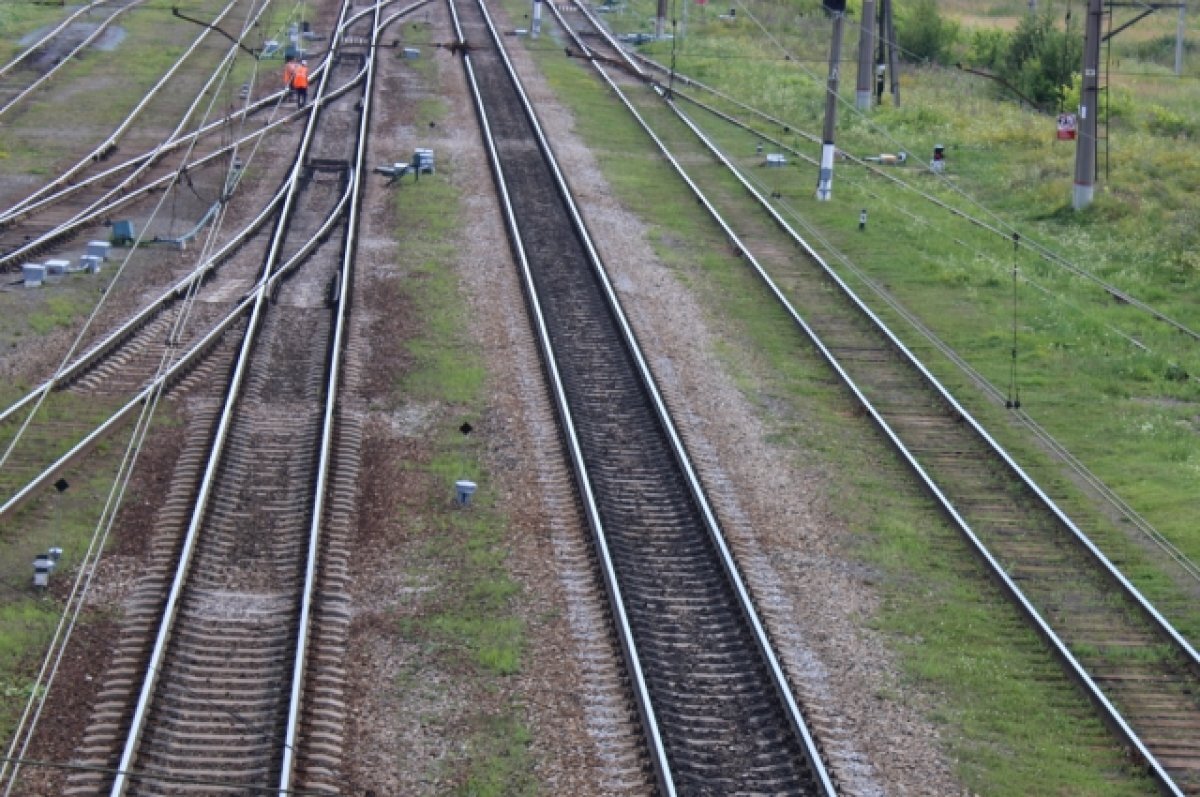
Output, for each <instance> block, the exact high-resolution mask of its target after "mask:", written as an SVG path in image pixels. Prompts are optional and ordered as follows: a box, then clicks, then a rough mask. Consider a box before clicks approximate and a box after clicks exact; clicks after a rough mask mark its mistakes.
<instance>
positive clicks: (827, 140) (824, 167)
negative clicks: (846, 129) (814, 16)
mask: <svg viewBox="0 0 1200 797" xmlns="http://www.w3.org/2000/svg"><path fill="white" fill-rule="evenodd" d="M845 16H846V15H845V13H844V12H843V11H834V12H833V43H832V44H831V45H830V46H829V85H828V86H827V87H826V89H825V130H824V133H823V134H822V136H821V172H820V175H819V177H818V178H817V199H818V200H819V201H821V202H828V201H829V200H830V199H832V198H833V153H834V146H833V133H834V130H835V129H836V127H837V102H838V61H839V60H840V59H841V57H842V20H843V19H844V18H845Z"/></svg>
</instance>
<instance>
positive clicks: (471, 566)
mask: <svg viewBox="0 0 1200 797" xmlns="http://www.w3.org/2000/svg"><path fill="white" fill-rule="evenodd" d="M427 68H432V64H430V65H429V66H428V67H427ZM444 114H445V107H444V104H443V103H442V101H441V100H437V99H434V100H426V101H424V102H422V103H420V105H419V107H418V109H417V111H416V116H417V119H416V124H417V127H418V128H420V127H423V126H425V125H427V124H428V122H430V121H440V120H441V119H442V118H443V116H444ZM452 168H453V167H446V166H444V165H441V164H439V173H438V174H436V175H427V176H423V177H421V179H420V181H419V183H418V184H415V185H414V184H413V183H411V182H409V181H407V180H406V181H405V182H403V183H402V184H400V185H399V186H398V187H397V190H396V212H397V220H398V223H399V227H400V230H399V237H400V239H401V240H402V241H403V242H404V255H403V263H404V270H405V274H404V277H403V283H404V292H405V299H406V302H405V304H406V305H407V306H411V307H412V308H414V311H415V312H416V313H417V314H418V319H417V326H418V329H417V331H416V333H415V334H414V335H412V336H411V337H409V339H408V340H407V341H406V343H405V347H406V350H407V354H408V362H409V363H410V367H408V368H407V369H405V373H404V375H403V378H402V379H401V380H400V381H399V382H398V383H397V384H396V385H395V387H394V391H393V395H394V397H395V401H396V402H398V403H399V404H404V403H409V402H416V403H425V404H432V405H433V406H435V407H436V411H435V414H436V418H437V420H436V421H435V423H434V424H433V426H434V427H435V428H436V429H440V430H443V431H440V432H433V433H432V436H431V438H429V440H428V444H429V446H430V448H431V450H430V453H429V456H428V457H427V458H425V459H423V460H422V461H421V462H420V463H419V464H418V463H412V464H411V467H413V468H417V469H419V471H420V472H421V474H422V475H423V479H424V480H425V481H426V482H427V483H428V484H429V491H428V494H429V496H430V498H429V500H428V502H427V503H426V504H425V505H424V506H423V507H422V508H421V509H420V511H419V512H418V514H419V516H420V517H421V518H422V519H423V521H422V523H423V528H422V530H421V531H420V534H421V539H422V544H421V551H422V554H421V557H420V558H421V561H418V562H414V563H413V567H414V571H423V572H426V573H427V574H428V576H429V577H430V578H431V579H432V580H433V581H434V582H435V583H436V588H435V589H433V590H430V591H429V592H427V593H424V597H423V601H424V602H425V606H424V608H423V609H422V610H421V611H420V612H418V615H417V616H416V617H415V618H413V619H412V620H410V621H408V622H406V623H405V624H404V626H403V629H404V630H405V634H406V636H408V637H410V638H411V640H412V641H415V642H418V643H419V644H421V645H423V646H426V647H427V649H428V650H429V653H430V656H431V657H432V658H431V659H430V666H436V667H439V668H441V669H442V670H444V671H445V672H448V673H452V674H453V678H452V682H453V683H454V689H455V690H456V692H457V693H458V696H459V698H464V699H465V703H466V705H467V708H466V716H465V717H464V719H463V722H462V723H461V724H459V723H456V727H455V728H454V729H453V730H452V731H450V732H451V733H452V735H453V736H454V737H455V738H456V739H459V740H460V742H459V744H460V745H461V746H460V747H456V749H455V751H454V752H453V753H451V754H450V755H448V756H447V758H446V760H445V761H444V762H443V763H442V764H441V765H440V766H441V768H442V769H443V770H446V772H445V773H444V776H445V777H446V778H447V780H449V781H452V782H454V783H456V784H457V785H456V786H455V789H454V793H456V794H461V795H470V796H471V797H476V796H477V795H478V796H484V795H486V796H488V797H492V796H496V797H499V796H500V795H526V794H534V793H536V788H535V782H534V779H533V775H532V758H531V755H530V753H529V747H530V744H531V734H530V731H529V729H528V728H526V727H525V725H524V722H523V720H522V719H521V714H522V712H521V708H520V706H518V705H515V704H512V703H510V702H508V701H507V699H506V698H503V697H502V696H501V693H503V692H504V690H505V689H506V688H507V687H506V684H507V682H508V680H509V678H510V677H511V676H514V675H517V674H519V673H520V672H521V668H522V657H523V655H524V651H525V646H526V640H525V628H524V621H523V620H522V619H521V618H520V616H519V615H518V614H517V612H516V606H517V603H518V602H519V601H520V600H521V587H520V585H519V584H518V583H517V582H516V581H514V580H513V579H512V577H511V576H510V575H509V573H508V570H507V556H508V548H507V544H506V537H507V535H508V534H510V533H511V529H509V527H508V526H507V523H506V519H505V517H504V516H503V514H502V513H501V512H500V511H499V510H498V508H497V506H496V502H495V498H494V495H493V494H494V489H492V488H493V487H494V482H493V480H492V478H491V477H490V475H489V473H488V472H487V470H486V467H485V465H484V461H483V457H484V453H485V451H484V446H485V443H484V442H483V441H482V440H481V439H480V438H479V436H478V435H475V436H472V435H466V434H463V433H462V432H461V431H459V429H460V427H461V426H462V424H463V423H464V422H465V423H470V424H472V426H478V425H479V424H480V418H481V416H482V415H483V414H484V413H485V412H486V410H487V407H486V404H485V401H486V396H485V392H484V387H485V380H486V369H485V367H484V363H482V362H481V361H480V358H479V355H478V354H477V353H476V352H475V351H474V348H473V345H472V342H471V338H470V336H469V334H468V332H467V329H468V317H467V312H468V310H467V307H466V306H465V304H464V303H463V301H462V299H461V297H460V292H459V286H458V281H459V279H460V275H459V274H458V273H457V272H456V271H455V270H453V269H450V268H447V267H446V264H447V263H452V262H454V252H455V243H454V242H455V235H456V231H457V230H458V229H459V222H460V218H461V212H462V211H461V210H460V209H459V206H458V194H457V192H456V190H455V189H454V188H453V186H452V185H451V182H450V180H449V179H448V178H447V177H446V173H447V171H448V170H449V169H452ZM463 478H467V479H470V480H472V481H474V482H476V484H477V485H478V488H479V489H478V492H477V493H476V494H475V496H474V497H473V498H472V502H471V505H470V506H469V507H467V508H456V509H449V510H448V509H447V506H446V503H447V501H448V500H449V496H451V495H453V494H454V482H455V481H456V480H458V479H463ZM405 522H408V523H411V522H412V520H411V519H408V520H406V521H405ZM464 690H465V691H464ZM398 721H404V719H403V718H398Z"/></svg>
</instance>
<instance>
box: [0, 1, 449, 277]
mask: <svg viewBox="0 0 1200 797" xmlns="http://www.w3.org/2000/svg"><path fill="white" fill-rule="evenodd" d="M428 1H429V0H422V3H418V4H417V5H416V6H412V7H419V6H420V5H421V4H423V3H424V2H428ZM399 2H400V0H383V2H382V3H381V5H382V6H384V7H387V6H391V5H394V4H396V3H399ZM412 7H409V8H408V9H406V10H404V11H401V12H399V15H400V16H403V15H405V14H407V13H409V12H410V11H411V8H412ZM367 13H369V9H364V10H362V11H359V12H357V13H356V14H354V15H353V16H351V17H350V18H349V19H348V20H347V21H346V23H345V24H347V25H349V24H353V23H354V22H355V21H356V20H358V19H361V18H362V17H363V16H365V14H367ZM234 49H235V50H236V47H235V48H234ZM324 68H325V66H324V63H322V64H320V65H318V66H316V67H315V68H314V69H313V71H312V77H313V78H316V77H317V76H319V75H320V74H321V71H322V70H323V69H324ZM361 78H362V75H361V74H360V75H358V76H356V78H355V79H354V80H353V81H348V82H347V83H346V84H345V85H343V86H341V87H339V88H338V89H336V90H334V91H333V92H331V93H329V94H327V95H326V97H324V98H322V100H320V101H317V100H315V99H314V101H313V102H312V103H310V104H309V105H308V106H307V107H306V108H305V109H303V110H299V111H295V112H293V113H291V114H290V115H288V116H286V117H284V118H283V119H279V120H271V121H268V122H267V123H266V125H265V126H264V127H262V128H261V129H259V130H255V131H253V132H251V133H248V134H246V135H245V136H242V137H241V138H239V139H238V140H237V141H235V142H234V143H232V144H228V145H224V146H221V147H219V148H218V149H217V150H215V151H214V152H212V153H209V154H208V155H205V156H203V157H202V158H200V159H198V160H195V161H192V162H190V163H187V164H183V165H182V166H181V167H179V168H177V169H173V170H172V171H171V172H169V173H168V174H166V175H163V176H160V177H158V178H156V179H155V180H153V181H152V182H150V183H148V184H146V185H144V186H140V187H138V188H132V187H131V185H132V183H133V182H134V181H135V180H136V179H137V178H138V177H140V176H141V175H142V174H143V173H144V172H145V170H146V169H148V168H149V167H150V166H151V165H153V163H154V162H155V161H156V160H158V159H160V158H161V157H163V156H165V155H167V154H169V153H170V152H172V151H174V150H176V149H178V148H180V147H183V146H188V145H190V144H191V143H192V142H193V141H195V140H196V139H197V138H199V137H201V136H206V135H210V134H213V133H217V132H220V131H222V130H223V129H224V128H225V127H226V126H227V125H228V124H230V123H231V122H232V121H233V120H235V119H237V118H239V117H246V116H248V115H249V114H250V113H252V112H256V111H260V110H263V109H266V108H273V107H275V106H277V105H278V104H279V102H280V101H281V100H282V99H283V98H284V97H285V95H286V92H284V91H278V92H274V93H272V94H269V95H267V96H265V97H263V98H260V99H259V100H256V101H255V102H253V103H250V104H249V105H248V106H247V107H246V108H244V109H242V110H240V111H237V112H236V113H233V114H230V115H228V116H226V117H224V118H222V119H219V120H217V121H215V122H211V123H209V124H207V125H205V126H204V127H202V128H201V129H200V130H196V131H192V132H190V133H186V134H180V133H179V131H178V129H177V130H176V133H175V134H173V135H172V137H170V138H169V139H168V140H167V141H165V142H163V143H162V144H161V145H159V146H158V147H156V148H155V149H154V150H152V151H150V152H146V153H143V154H141V155H138V156H135V157H134V158H131V159H130V160H128V161H126V162H124V163H121V164H118V165H116V166H113V167H110V168H108V169H106V170H104V171H103V172H101V173H99V174H96V175H93V176H91V177H87V178H85V179H81V180H78V181H71V180H70V178H71V177H73V176H75V174H77V173H78V171H80V170H82V169H83V168H84V167H86V166H88V165H90V164H91V163H93V162H94V161H95V160H96V155H97V154H98V153H99V152H100V148H97V149H96V150H94V151H93V152H92V153H91V154H90V155H88V156H87V157H86V158H85V159H83V160H81V161H80V162H79V163H78V164H76V165H75V166H74V167H72V168H71V169H70V170H68V171H67V172H65V173H63V174H60V175H59V176H58V177H56V178H55V179H54V180H53V181H51V182H50V183H47V184H46V185H45V186H43V187H42V188H40V189H38V190H37V191H35V192H34V193H33V194H31V195H29V196H27V197H26V198H25V199H23V200H21V201H20V202H18V203H16V204H15V205H12V206H10V207H9V208H8V209H6V210H4V211H2V212H0V229H3V228H4V227H6V226H11V225H12V224H13V223H15V222H17V221H19V220H21V219H22V218H24V217H25V216H27V215H29V214H31V213H36V212H39V211H43V210H45V209H47V208H49V207H51V206H53V205H56V204H58V203H60V202H62V201H64V200H65V199H67V198H69V197H70V196H71V195H73V194H75V193H78V192H80V191H82V190H84V189H86V188H87V187H88V186H90V185H92V184H96V183H99V182H101V181H103V180H105V179H108V178H110V177H113V176H115V175H117V174H118V173H120V172H122V171H131V174H129V175H127V176H126V177H124V178H123V179H122V180H121V181H120V183H118V184H117V185H116V186H114V187H113V188H111V189H108V191H107V192H106V193H105V195H104V196H103V197H101V198H100V199H98V200H96V201H94V202H92V203H91V204H90V205H88V206H87V207H86V208H85V209H84V210H81V211H79V212H77V213H75V214H74V215H72V217H71V218H70V219H68V220H67V221H66V222H64V223H62V224H60V225H57V226H56V227H55V228H53V229H51V230H49V231H47V232H45V233H42V234H39V235H38V236H37V237H36V238H35V239H33V240H32V241H29V242H26V243H25V244H22V245H21V246H19V247H18V248H16V249H13V250H11V251H9V252H5V253H0V269H7V268H12V267H13V266H14V265H15V264H16V263H17V262H18V261H19V260H21V259H23V258H27V257H32V256H35V255H36V254H37V253H38V252H40V251H42V250H43V249H45V248H46V247H47V246H49V245H50V244H52V243H53V242H54V241H56V240H59V239H62V238H65V237H67V236H69V235H71V234H72V233H73V232H75V231H76V230H78V229H79V228H81V227H83V226H86V225H87V224H89V223H92V222H95V221H96V220H97V219H100V218H102V217H104V216H106V215H108V214H110V213H112V212H113V211H114V210H117V209H119V208H121V207H123V206H125V205H127V204H129V203H131V202H133V201H134V200H136V199H137V198H140V197H142V196H145V195H147V194H148V193H150V192H152V191H155V190H158V189H159V188H161V187H162V186H163V185H164V184H165V183H167V182H169V181H170V180H172V179H174V176H175V175H176V173H177V172H178V171H179V170H180V169H183V170H187V169H195V168H202V167H204V166H207V165H208V164H210V163H212V162H213V161H214V160H216V159H218V158H220V157H222V156H224V155H228V154H230V153H232V152H234V151H236V149H237V148H238V147H240V146H242V145H244V144H246V143H247V142H249V141H252V140H254V139H257V138H260V137H262V136H263V135H265V134H266V133H267V132H270V131H272V130H275V129H277V128H278V127H279V126H281V125H283V124H286V123H288V122H291V121H293V120H295V119H297V118H301V117H303V116H304V115H306V114H308V113H310V112H311V111H312V110H313V109H315V108H316V107H318V103H319V102H331V101H333V100H335V99H337V98H338V97H340V96H342V94H344V93H345V92H347V91H350V90H352V89H353V88H354V87H355V86H356V85H357V81H358V80H361ZM131 118H132V117H127V118H126V120H125V121H123V122H122V123H121V127H120V128H118V130H123V129H124V127H126V126H127V125H128V124H129V122H130V121H131ZM118 135H119V132H118V133H113V134H111V135H110V139H113V140H115V138H116V137H117V136H118ZM56 188H57V189H58V190H57V191H56V190H55V189H56Z"/></svg>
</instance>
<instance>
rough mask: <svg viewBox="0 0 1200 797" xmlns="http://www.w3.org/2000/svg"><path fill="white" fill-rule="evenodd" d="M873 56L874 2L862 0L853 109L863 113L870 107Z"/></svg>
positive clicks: (873, 76)
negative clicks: (856, 80)
mask: <svg viewBox="0 0 1200 797" xmlns="http://www.w3.org/2000/svg"><path fill="white" fill-rule="evenodd" d="M874 54H875V0H863V4H862V19H861V20H859V29H858V83H857V84H856V86H855V92H854V107H855V108H857V109H858V110H860V111H865V110H867V109H868V108H870V107H871V89H872V86H871V84H872V82H873V81H874V80H875V70H874V69H873V68H872V65H871V56H872V55H874Z"/></svg>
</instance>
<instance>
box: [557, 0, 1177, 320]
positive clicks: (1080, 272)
mask: <svg viewBox="0 0 1200 797" xmlns="http://www.w3.org/2000/svg"><path fill="white" fill-rule="evenodd" d="M572 1H573V2H574V3H575V5H576V7H582V5H581V4H580V3H578V2H577V0H572ZM586 16H587V17H588V18H589V20H590V21H591V22H592V24H593V25H594V26H595V27H596V29H597V30H599V31H602V32H603V34H604V36H605V37H606V38H607V39H608V40H609V41H610V42H613V46H614V48H615V49H616V50H617V51H618V52H620V53H621V54H622V55H623V56H624V57H625V58H626V59H628V60H629V61H630V62H632V60H633V59H636V60H637V61H639V62H641V63H643V64H646V65H647V66H650V67H651V68H653V69H654V70H656V71H657V72H659V73H661V74H664V75H670V74H672V71H671V70H670V68H669V67H666V66H664V65H663V64H660V63H659V62H657V61H655V60H654V59H652V58H650V57H648V56H645V55H643V54H641V53H637V52H634V53H630V52H629V51H627V50H626V49H625V48H623V47H621V46H620V45H618V44H616V42H614V41H613V40H612V37H611V35H610V34H609V32H608V30H607V28H605V27H604V26H603V25H601V23H600V22H599V21H598V20H596V18H595V17H594V16H593V15H592V14H591V13H590V12H586ZM638 71H639V72H640V71H641V70H640V69H639V70H638ZM673 74H674V76H675V80H676V81H679V82H681V83H683V84H684V85H685V86H695V87H697V88H699V89H701V90H703V91H706V92H708V93H710V94H712V95H713V96H716V97H719V98H720V99H722V100H724V101H725V102H729V103H731V104H733V105H735V106H737V107H739V108H741V109H743V110H745V111H746V112H747V113H750V114H752V115H754V116H757V117H759V118H760V119H762V120H764V121H766V122H769V123H771V124H773V125H777V126H778V127H780V128H781V129H782V130H784V131H785V132H791V133H794V134H796V135H798V136H800V137H802V138H804V139H806V140H808V141H810V142H812V143H814V144H820V143H821V139H820V137H819V136H816V135H814V134H812V133H808V132H805V131H803V130H800V129H799V128H797V127H796V126H795V125H791V124H788V123H787V122H784V121H782V120H781V119H778V118H776V117H774V116H772V115H770V114H768V113H766V112H764V111H761V110H759V109H757V108H754V107H753V106H751V105H748V104H746V103H744V102H742V101H741V100H739V99H737V98H736V97H732V96H730V95H729V94H726V93H725V92H723V91H721V90H720V89H717V88H714V87H712V86H709V85H707V84H705V83H704V82H702V81H699V80H696V79H695V78H692V77H690V76H688V75H685V74H682V73H680V72H674V73H673ZM659 85H660V86H661V84H659ZM663 88H664V89H665V87H663ZM671 91H672V93H673V94H679V95H680V96H681V97H682V98H683V99H685V100H687V101H689V102H693V103H696V104H701V105H702V104H703V103H700V101H698V100H696V99H694V98H693V97H691V96H689V95H687V94H686V93H685V92H682V91H680V89H679V88H678V86H675V87H673V88H672V90H671ZM713 110H714V112H717V113H720V112H718V111H716V110H715V109H713ZM728 118H729V120H730V121H734V122H735V123H737V124H740V125H742V126H745V127H747V129H750V130H752V132H755V133H756V134H757V135H763V134H762V133H760V132H758V131H754V130H753V129H752V128H749V126H748V125H746V124H745V123H744V122H740V121H737V120H735V119H734V118H733V117H732V116H730V117H728ZM764 137H765V136H764ZM797 154H798V155H799V153H797ZM842 154H843V155H844V156H845V157H846V159H847V160H849V161H850V162H852V163H855V164H858V165H860V166H862V167H863V168H865V169H866V170H867V171H869V172H871V173H872V174H875V175H876V176H878V177H881V178H883V179H885V180H889V181H891V182H892V183H895V184H896V185H899V186H901V187H902V188H904V189H906V190H908V191H911V192H913V193H914V194H916V195H918V196H920V197H921V198H922V199H924V200H926V201H927V202H930V203H932V204H934V205H936V206H938V207H940V208H942V209H944V210H946V211H947V212H949V213H951V214H953V215H955V216H959V217H961V218H962V219H964V220H965V221H967V222H969V223H971V224H974V225H975V226H977V227H980V228H981V229H984V230H986V231H988V232H990V233H993V234H995V235H997V236H999V237H1001V238H1003V239H1005V240H1009V241H1011V240H1012V234H1013V233H1014V232H1017V230H1016V229H1015V228H1013V227H1012V226H1011V225H1007V224H1006V225H1005V226H1007V227H1008V229H1007V230H1004V229H1000V228H999V227H997V226H996V225H994V224H992V223H991V222H988V221H986V220H984V219H980V218H978V217H977V216H973V215H971V214H970V213H968V212H966V211H964V210H960V209H959V208H956V207H954V206H953V205H951V204H949V203H948V202H946V201H944V200H942V199H939V198H938V197H936V196H934V195H933V194H930V193H929V192H927V191H923V190H922V189H920V188H916V187H915V186H912V185H909V184H908V183H906V182H904V180H902V179H901V178H900V177H898V176H896V175H895V174H892V173H890V172H888V171H887V170H886V169H881V168H879V167H878V166H874V165H872V164H871V163H869V162H867V161H864V160H862V159H861V158H858V157H855V156H854V155H851V154H849V153H847V152H843V153H842ZM800 157H804V158H806V159H807V160H810V161H812V159H811V158H808V156H805V155H800ZM812 162H813V163H814V165H815V163H816V162H815V161H812ZM951 188H954V186H953V185H951ZM955 190H956V191H957V192H958V193H960V194H962V195H963V196H964V197H965V198H967V199H968V200H970V201H971V202H972V203H974V204H976V205H980V203H979V202H978V201H977V200H974V199H972V198H970V197H969V196H967V195H966V194H965V193H963V192H962V191H961V189H957V188H955ZM980 207H982V205H980ZM985 210H986V209H985ZM993 215H994V214H993ZM1018 245H1019V246H1023V247H1025V248H1027V249H1029V250H1030V251H1031V252H1033V253H1034V254H1036V255H1038V256H1039V257H1041V258H1042V259H1044V260H1046V261H1048V262H1050V263H1053V264H1055V265H1057V266H1061V267H1062V268H1064V269H1066V270H1067V271H1069V272H1071V273H1072V274H1075V275H1076V276H1078V277H1081V278H1082V279H1084V280H1086V281H1088V282H1091V283H1093V284H1095V285H1096V286H1097V287H1099V288H1100V289H1101V290H1103V291H1104V292H1105V293H1107V294H1109V295H1110V296H1112V297H1113V298H1114V299H1117V300H1118V301H1120V302H1123V303H1125V304H1128V305H1131V306H1133V307H1136V308H1137V309H1139V310H1141V311H1143V312H1145V313H1147V314H1148V315H1150V316H1151V317H1153V318H1155V319H1157V320H1158V321H1161V322H1162V323H1164V324H1167V325H1168V326H1170V327H1173V328H1174V329H1175V330H1176V331H1177V332H1180V333H1182V334H1184V335H1186V336H1187V337H1189V338H1192V339H1193V340H1198V341H1200V331H1197V330H1194V329H1192V328H1191V327H1188V326H1187V325H1186V324H1183V323H1182V322H1180V321H1178V320H1176V319H1174V318H1172V317H1171V316H1168V315H1167V314H1165V313H1163V312H1162V311H1160V310H1157V309H1156V308H1154V307H1153V306H1152V305H1149V304H1147V303H1146V302H1144V301H1142V300H1141V299H1138V298H1137V297H1135V296H1133V295H1131V294H1129V293H1127V292H1126V291H1124V290H1122V289H1121V288H1119V287H1117V286H1116V285H1114V284H1112V283H1110V282H1108V281H1106V280H1104V279H1102V278H1100V277H1098V276H1096V275H1095V274H1093V273H1091V272H1090V271H1088V270H1087V269H1085V268H1083V267H1082V266H1080V265H1078V264H1076V263H1074V262H1072V261H1071V260H1069V259H1068V258H1066V257H1064V256H1063V255H1060V254H1058V253H1057V252H1055V251H1054V250H1052V249H1050V248H1049V247H1048V246H1046V245H1045V244H1042V243H1039V242H1038V241H1036V240H1034V239H1032V238H1030V237H1028V236H1026V235H1021V236H1020V240H1019V241H1018Z"/></svg>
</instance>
